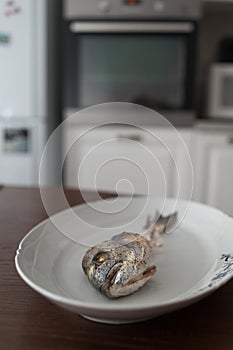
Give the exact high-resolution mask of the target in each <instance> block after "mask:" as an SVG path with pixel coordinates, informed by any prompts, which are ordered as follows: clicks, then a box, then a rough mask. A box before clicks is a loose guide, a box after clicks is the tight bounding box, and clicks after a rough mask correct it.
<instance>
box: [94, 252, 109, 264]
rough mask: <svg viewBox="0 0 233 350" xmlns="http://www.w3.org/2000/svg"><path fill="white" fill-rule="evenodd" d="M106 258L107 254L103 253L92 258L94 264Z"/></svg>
mask: <svg viewBox="0 0 233 350" xmlns="http://www.w3.org/2000/svg"><path fill="white" fill-rule="evenodd" d="M106 260H107V255H105V254H99V255H97V256H96V257H95V258H94V262H95V264H102V263H103V262H105V261H106Z"/></svg>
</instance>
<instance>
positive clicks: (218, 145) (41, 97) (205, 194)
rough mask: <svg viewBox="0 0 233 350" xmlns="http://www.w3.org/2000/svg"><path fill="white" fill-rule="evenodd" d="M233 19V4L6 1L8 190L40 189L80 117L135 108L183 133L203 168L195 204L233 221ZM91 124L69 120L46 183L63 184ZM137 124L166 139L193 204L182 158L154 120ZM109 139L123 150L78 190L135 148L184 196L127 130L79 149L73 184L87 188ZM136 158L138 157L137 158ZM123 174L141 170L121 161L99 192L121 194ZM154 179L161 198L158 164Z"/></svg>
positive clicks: (2, 62)
mask: <svg viewBox="0 0 233 350" xmlns="http://www.w3.org/2000/svg"><path fill="white" fill-rule="evenodd" d="M232 19H233V1H231V0H228V1H227V0H225V1H224V0H219V1H217V0H216V1H207V0H95V1H93V0H63V1H62V0H47V1H46V0H40V1H36V0H21V1H19V0H15V1H5V0H0V184H2V185H13V186H19V185H21V186H38V183H39V164H40V158H41V154H42V152H43V149H44V146H45V144H46V142H47V140H48V138H49V135H50V134H51V133H52V132H53V130H55V129H56V127H57V126H58V125H59V124H60V123H61V122H62V121H64V120H67V117H68V116H70V115H71V114H73V113H74V112H77V111H79V110H82V109H83V108H85V107H89V106H92V105H95V104H99V103H105V102H114V101H115V102H117V101H121V102H132V103H136V104H139V105H142V106H146V107H150V108H151V109H154V110H156V111H159V112H161V113H162V115H164V116H165V117H166V118H167V119H168V120H169V121H170V122H171V123H172V124H173V125H174V126H175V127H176V128H177V129H178V131H179V132H180V134H181V135H182V137H183V139H184V141H185V143H186V146H187V148H188V150H189V152H190V154H191V159H192V163H193V168H194V191H193V196H192V197H193V199H195V200H198V201H201V202H203V203H207V204H211V205H213V206H216V207H218V208H220V209H222V210H224V211H225V212H227V213H228V214H230V215H233V186H232V184H231V180H232V178H233V25H232V24H233V22H232ZM93 118H95V116H93V115H92V116H90V118H89V119H88V118H87V119H86V120H85V118H84V119H83V120H82V121H81V122H80V120H79V121H77V122H75V121H74V120H72V121H71V122H69V121H67V123H66V126H65V128H64V130H63V133H62V134H61V135H60V138H59V140H58V142H57V144H56V147H55V148H54V150H53V162H52V163H53V164H50V166H49V167H48V173H47V176H45V178H44V179H43V184H44V185H57V184H58V183H59V180H60V178H59V175H58V172H59V171H58V170H57V169H58V168H59V165H60V164H61V155H62V153H63V151H64V145H68V144H69V143H70V142H71V141H72V140H74V139H75V137H77V135H79V134H80V133H81V132H82V130H83V128H85V124H87V123H89V124H91V122H92V120H93ZM133 120H134V119H132V121H133ZM105 122H107V120H106V118H105ZM139 123H140V124H141V125H142V126H146V127H147V128H149V129H150V130H151V131H152V132H153V131H155V130H156V133H160V134H161V135H163V138H164V140H166V143H167V145H168V146H169V147H171V148H172V149H173V150H174V152H175V161H176V162H178V163H179V165H180V168H181V169H183V170H182V171H183V172H181V174H179V175H180V177H181V179H182V191H181V192H182V193H181V195H182V197H183V198H187V197H188V193H189V192H190V188H188V186H189V183H186V177H187V176H186V169H185V166H183V167H182V164H184V157H185V155H184V152H183V149H181V148H180V147H179V145H178V144H177V143H176V140H175V139H174V137H173V135H172V134H171V132H170V131H169V130H166V128H164V127H161V126H159V125H156V123H155V124H153V123H151V121H148V120H147V118H146V116H143V115H142V116H141V119H140V120H139ZM109 138H117V139H120V141H119V142H118V143H116V144H113V145H112V147H106V149H104V150H103V149H101V151H99V153H98V151H97V153H95V154H93V156H92V157H90V159H89V161H88V164H86V168H85V169H84V170H83V176H82V179H81V183H79V184H78V186H79V187H82V188H87V189H93V185H92V181H91V179H90V175H91V173H93V171H94V169H95V167H94V166H95V165H96V166H98V164H100V163H104V162H105V160H106V159H111V157H112V155H113V154H115V155H116V154H119V155H120V156H122V154H123V151H124V150H125V148H126V146H127V144H126V142H125V141H126V140H131V141H136V142H141V143H142V144H145V145H146V146H147V147H149V149H151V151H152V152H154V154H156V156H157V157H158V158H159V159H160V161H161V164H162V165H163V169H164V172H165V176H166V180H167V184H168V187H167V193H168V195H169V196H174V195H175V194H176V193H177V181H176V176H175V167H174V161H172V160H171V159H170V156H169V154H167V153H166V152H164V149H163V148H162V147H161V145H158V144H153V143H151V142H150V140H147V138H146V137H145V135H144V134H143V133H142V132H141V131H139V130H135V129H134V128H130V127H126V126H124V125H123V124H122V125H109V126H105V127H103V128H100V129H98V130H96V131H95V132H94V133H90V134H89V135H87V137H86V138H85V139H83V142H82V143H81V144H79V145H78V146H77V147H73V148H72V151H71V152H70V153H69V154H68V156H67V157H66V161H65V165H64V169H63V175H62V176H63V183H64V185H65V186H67V187H77V172H78V169H79V167H80V164H81V162H82V160H83V159H84V157H85V155H86V154H87V153H88V151H89V150H90V149H91V147H92V146H93V145H95V144H98V143H99V142H102V141H104V140H106V139H109ZM130 152H131V153H130ZM128 154H132V157H134V155H135V149H134V148H133V147H132V149H128ZM117 169H121V171H122V169H123V170H124V172H125V173H126V174H127V175H128V176H131V175H132V177H134V176H135V170H134V168H133V167H131V165H129V164H128V165H126V166H125V165H122V164H119V166H114V167H113V168H112V170H111V169H110V170H108V171H107V173H106V175H105V176H104V174H103V176H101V179H100V181H99V183H98V189H100V190H110V191H111V190H113V189H114V184H113V182H112V181H110V179H111V178H114V179H115V177H116V176H115V175H116V173H117V171H118V170H117ZM151 172H153V173H154V175H155V178H156V179H158V181H157V185H156V186H155V187H154V189H153V191H154V194H155V195H161V193H160V190H161V184H160V180H159V179H160V174H159V170H157V169H155V168H153V167H152V166H151ZM119 176H121V174H120V173H119ZM161 181H162V180H161ZM140 186H141V184H140V181H138V182H137V183H136V188H135V192H138V193H143V191H144V187H140ZM122 192H124V188H123V189H122Z"/></svg>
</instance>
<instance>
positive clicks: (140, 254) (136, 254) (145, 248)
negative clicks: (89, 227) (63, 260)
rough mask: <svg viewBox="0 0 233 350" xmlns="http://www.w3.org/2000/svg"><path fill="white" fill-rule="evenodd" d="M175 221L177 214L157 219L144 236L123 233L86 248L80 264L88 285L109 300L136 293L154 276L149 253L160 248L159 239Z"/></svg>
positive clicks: (154, 267)
mask: <svg viewBox="0 0 233 350" xmlns="http://www.w3.org/2000/svg"><path fill="white" fill-rule="evenodd" d="M176 218H177V213H173V214H171V215H168V216H166V217H164V216H162V215H160V216H159V218H158V219H157V220H156V221H154V222H153V223H152V224H150V225H149V227H148V229H147V230H146V231H145V232H144V234H139V233H129V232H123V233H120V234H117V235H115V236H113V237H112V239H111V240H108V241H104V242H101V243H100V244H98V245H96V246H94V247H90V248H89V249H88V250H87V251H86V253H85V255H84V257H83V260H82V268H83V270H84V272H85V274H86V275H87V277H88V280H89V281H90V283H91V284H92V285H93V286H94V287H95V288H96V289H98V290H99V291H100V292H101V293H102V294H104V295H106V296H107V297H108V298H110V299H114V298H119V297H122V296H126V295H129V294H132V293H134V292H136V291H137V290H138V289H139V288H141V287H142V286H143V285H144V284H145V283H146V282H147V281H148V280H149V279H150V278H151V277H152V276H154V274H155V273H156V270H157V268H156V266H155V265H150V258H151V255H152V250H153V248H154V247H159V246H161V245H162V244H163V242H162V240H161V237H160V235H161V233H164V232H165V231H166V229H167V228H168V227H169V226H171V225H173V224H174V222H175V221H176Z"/></svg>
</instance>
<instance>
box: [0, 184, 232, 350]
mask: <svg viewBox="0 0 233 350" xmlns="http://www.w3.org/2000/svg"><path fill="white" fill-rule="evenodd" d="M48 191H50V193H51V196H52V198H53V199H54V201H53V202H54V203H53V208H54V212H57V211H59V210H61V209H64V208H63V205H62V204H61V203H60V202H59V200H58V198H57V190H56V189H55V188H54V189H49V190H48ZM66 197H67V199H68V201H69V203H70V205H75V204H79V203H82V201H83V200H82V196H81V195H80V193H79V192H78V191H71V190H67V191H66ZM92 197H93V199H94V198H95V196H94V194H93V195H92V194H91V193H90V198H92ZM45 218H46V213H45V210H44V209H43V205H42V202H41V199H40V193H39V190H38V189H32V188H2V189H1V190H0V349H4V350H5V349H17V350H18V349H19V350H20V349H23V350H27V349H28V350H29V349H30V350H36V349H40V350H41V349H56V350H58V349H102V350H104V349H108V350H111V349H135V350H137V349H142V350H145V349H153V350H154V349H158V350H176V349H177V350H178V349H179V350H181V349H189V350H194V349H195V350H196V349H199V350H208V349H211V350H220V349H222V350H228V349H229V350H231V349H233V297H232V296H233V280H232V281H230V282H228V283H227V284H226V285H225V286H224V287H222V288H220V289H219V290H218V291H216V292H215V293H214V294H212V295H211V296H209V297H208V298H206V299H204V300H202V301H200V302H198V303H196V304H193V305H192V306H189V307H187V308H185V309H182V310H179V311H176V312H173V313H170V314H167V315H164V316H160V317H158V318H155V319H152V320H149V321H145V322H139V323H134V324H125V325H107V324H101V323H95V322H92V321H88V320H86V319H84V318H82V317H81V316H79V315H77V314H74V313H71V312H69V311H65V310H63V309H62V308H60V307H58V306H56V305H54V304H52V303H51V302H49V301H48V300H46V299H45V298H43V297H42V296H41V295H39V294H38V293H36V292H35V291H34V290H32V289H31V288H30V287H29V286H27V285H26V284H25V283H24V282H23V280H22V279H21V278H20V277H19V276H18V274H17V272H16V269H15V265H14V256H15V251H16V249H17V247H18V244H19V242H20V240H21V239H22V238H23V236H24V235H25V234H26V233H27V232H28V231H29V230H30V229H31V228H32V227H33V226H35V225H36V224H37V223H39V222H40V221H41V220H43V219H45ZM197 258H198V259H200V258H201V257H197Z"/></svg>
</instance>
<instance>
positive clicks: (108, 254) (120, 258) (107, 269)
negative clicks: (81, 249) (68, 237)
mask: <svg viewBox="0 0 233 350" xmlns="http://www.w3.org/2000/svg"><path fill="white" fill-rule="evenodd" d="M126 259H127V249H126V248H125V247H124V246H120V245H117V244H116V243H115V242H112V244H109V242H107V244H106V245H105V242H104V243H103V244H101V245H97V246H95V247H90V248H89V249H88V250H87V252H86V253H85V255H84V257H83V260H82V268H83V270H84V272H85V274H86V275H87V277H88V279H89V281H90V283H91V284H92V285H93V286H94V287H95V288H96V289H98V290H100V291H101V288H102V287H103V286H104V285H105V286H106V284H107V283H110V282H111V278H112V277H113V276H115V274H116V273H117V272H118V270H119V269H120V268H121V267H122V265H123V264H124V261H125V260H126Z"/></svg>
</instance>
